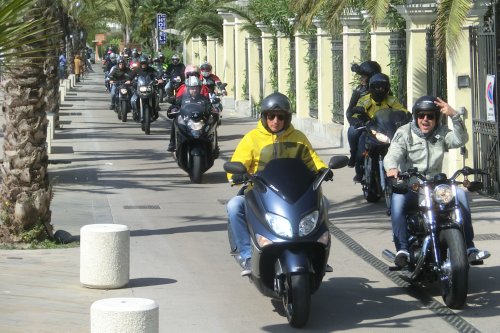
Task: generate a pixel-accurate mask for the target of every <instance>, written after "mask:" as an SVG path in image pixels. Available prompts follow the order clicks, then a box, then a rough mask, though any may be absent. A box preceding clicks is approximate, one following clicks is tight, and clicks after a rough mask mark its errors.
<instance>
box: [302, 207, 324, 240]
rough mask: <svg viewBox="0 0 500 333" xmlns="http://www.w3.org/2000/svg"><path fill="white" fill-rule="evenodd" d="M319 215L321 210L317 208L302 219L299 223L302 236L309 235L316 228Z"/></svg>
mask: <svg viewBox="0 0 500 333" xmlns="http://www.w3.org/2000/svg"><path fill="white" fill-rule="evenodd" d="M318 216H319V212H318V211H317V210H315V211H314V212H312V213H309V214H307V215H306V216H304V217H303V218H302V219H301V220H300V223H299V236H300V237H303V236H307V235H309V234H310V233H311V232H312V231H313V230H314V229H315V228H316V225H317V224H318Z"/></svg>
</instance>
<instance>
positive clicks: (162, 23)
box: [156, 13, 167, 30]
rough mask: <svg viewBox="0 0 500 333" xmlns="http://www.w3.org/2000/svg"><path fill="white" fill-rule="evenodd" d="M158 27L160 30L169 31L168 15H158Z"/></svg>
mask: <svg viewBox="0 0 500 333" xmlns="http://www.w3.org/2000/svg"><path fill="white" fill-rule="evenodd" d="M156 27H157V28H158V30H165V29H167V14H162V13H158V14H156Z"/></svg>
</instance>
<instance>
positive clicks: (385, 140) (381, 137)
mask: <svg viewBox="0 0 500 333" xmlns="http://www.w3.org/2000/svg"><path fill="white" fill-rule="evenodd" d="M371 131H372V134H373V135H374V136H375V139H377V140H378V141H380V142H382V143H391V139H389V137H388V136H387V135H385V134H383V133H380V132H377V131H375V130H373V129H372V130H371Z"/></svg>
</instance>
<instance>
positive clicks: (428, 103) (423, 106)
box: [411, 96, 441, 124]
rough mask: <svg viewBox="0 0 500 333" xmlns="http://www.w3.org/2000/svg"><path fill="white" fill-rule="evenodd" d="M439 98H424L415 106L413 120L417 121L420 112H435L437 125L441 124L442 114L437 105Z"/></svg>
mask: <svg viewBox="0 0 500 333" xmlns="http://www.w3.org/2000/svg"><path fill="white" fill-rule="evenodd" d="M436 101H437V98H436V97H434V96H422V97H420V98H419V99H417V101H416V102H415V104H414V105H413V109H412V110H411V113H412V115H413V119H414V120H415V121H416V119H417V116H418V114H419V113H420V112H424V111H425V112H434V114H435V118H436V124H438V123H439V120H440V118H441V112H440V110H439V106H437V105H436V103H434V102H436Z"/></svg>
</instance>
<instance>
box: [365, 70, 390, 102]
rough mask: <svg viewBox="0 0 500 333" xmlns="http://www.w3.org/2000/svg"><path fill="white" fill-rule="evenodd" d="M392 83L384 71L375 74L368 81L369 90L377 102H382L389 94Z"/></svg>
mask: <svg viewBox="0 0 500 333" xmlns="http://www.w3.org/2000/svg"><path fill="white" fill-rule="evenodd" d="M390 89H391V83H390V80H389V77H388V76H387V75H385V74H383V73H377V74H374V75H373V76H372V77H371V78H370V81H369V83H368V91H369V92H370V94H371V97H372V98H373V100H374V101H375V102H378V103H381V102H382V101H383V100H384V99H385V98H386V97H387V95H388V94H389V90H390Z"/></svg>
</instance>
